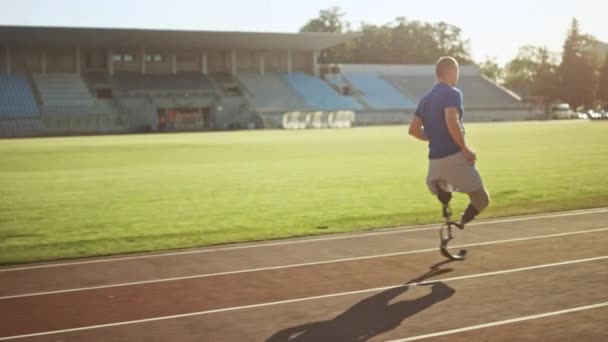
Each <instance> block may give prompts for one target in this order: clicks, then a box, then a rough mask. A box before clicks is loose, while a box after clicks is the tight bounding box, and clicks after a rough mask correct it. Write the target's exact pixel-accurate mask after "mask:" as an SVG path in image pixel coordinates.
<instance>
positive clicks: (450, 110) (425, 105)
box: [409, 57, 490, 227]
mask: <svg viewBox="0 0 608 342" xmlns="http://www.w3.org/2000/svg"><path fill="white" fill-rule="evenodd" d="M459 72H460V71H459V66H458V62H457V61H456V60H455V59H454V58H452V57H441V58H440V59H439V61H438V62H437V65H436V67H435V74H436V75H437V83H436V84H435V85H434V86H433V88H431V90H430V91H429V92H428V93H427V94H426V95H425V96H424V97H423V98H422V99H421V100H420V102H419V103H418V109H417V110H416V113H415V115H414V118H413V119H412V122H411V123H410V129H409V133H410V135H412V136H414V137H416V138H417V139H420V140H423V141H428V142H429V159H430V160H429V171H428V175H427V178H426V183H427V186H428V187H429V189H430V190H431V192H432V193H433V194H434V195H436V196H437V198H438V199H439V201H440V202H441V203H442V204H443V205H444V208H445V207H446V206H447V205H448V203H449V202H450V199H451V198H452V191H458V192H464V193H466V194H467V195H469V199H470V203H469V206H468V207H467V208H466V210H465V211H464V213H463V214H462V217H461V221H460V223H461V225H462V226H463V227H464V225H465V224H467V223H469V222H471V221H472V220H473V219H474V218H475V217H476V216H477V215H479V213H481V212H482V211H483V210H484V209H485V208H486V207H487V206H488V204H489V203H490V196H489V195H488V191H487V190H486V188H485V187H484V185H483V181H482V180H481V176H480V175H479V172H478V171H477V169H476V168H475V162H476V160H477V156H476V155H475V152H474V151H473V150H471V148H470V147H469V146H467V143H466V141H465V138H464V135H465V133H464V126H463V115H464V107H463V100H462V93H461V92H460V90H458V89H457V88H456V83H457V82H458V76H459ZM445 215H446V214H445V212H444V216H445Z"/></svg>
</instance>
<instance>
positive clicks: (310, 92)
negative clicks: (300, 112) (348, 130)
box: [281, 72, 363, 111]
mask: <svg viewBox="0 0 608 342" xmlns="http://www.w3.org/2000/svg"><path fill="white" fill-rule="evenodd" d="M281 77H282V78H283V79H284V80H285V81H286V82H287V84H289V85H290V86H291V87H292V88H293V89H294V90H295V91H296V92H297V93H298V94H300V96H301V97H302V98H303V99H304V101H305V102H306V104H307V105H308V106H309V107H310V108H312V109H315V110H331V111H334V110H358V109H363V107H361V105H360V104H359V103H358V102H357V101H356V100H355V99H353V98H352V97H350V96H342V95H340V94H338V93H336V91H335V90H334V89H332V88H331V87H330V86H329V85H328V84H327V83H326V82H323V80H321V79H319V78H317V77H313V76H309V75H306V74H304V73H301V72H296V73H291V74H282V75H281Z"/></svg>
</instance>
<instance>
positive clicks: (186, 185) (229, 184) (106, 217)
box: [0, 122, 608, 264]
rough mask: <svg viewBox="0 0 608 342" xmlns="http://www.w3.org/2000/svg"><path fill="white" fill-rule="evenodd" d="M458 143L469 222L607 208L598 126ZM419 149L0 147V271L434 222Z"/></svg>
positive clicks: (327, 140) (375, 131)
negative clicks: (485, 198)
mask: <svg viewBox="0 0 608 342" xmlns="http://www.w3.org/2000/svg"><path fill="white" fill-rule="evenodd" d="M467 134H468V139H469V141H470V143H471V144H472V145H473V146H474V147H475V149H476V150H477V152H478V158H479V161H478V167H479V169H480V172H481V174H482V176H483V177H484V180H485V183H486V185H487V187H488V188H489V190H490V192H491V194H492V203H491V207H490V208H489V209H488V210H487V212H485V213H484V214H483V216H482V217H492V216H503V215H512V214H525V213H536V212H546V211H556V210H564V209H576V208H588V207H599V206H608V178H607V175H608V123H599V122H593V123H590V122H548V123H541V122H528V123H500V124H469V125H468V126H467ZM426 151H427V147H426V144H424V143H421V142H417V141H415V140H414V139H413V138H410V137H408V136H407V129H406V127H403V126H402V127H373V128H355V129H345V130H306V131H251V132H235V133H200V134H171V135H138V136H103V137H75V138H47V139H25V140H3V141H0V263H4V264H6V263H19V262H27V261H38V260H48V259H59V258H72V257H83V256H92V255H105V254H113V253H124V252H135V251H149V250H159V249H169V248H177V247H190V246H203V245H211V244H220V243H227V242H237V241H248V240H262V239H273V238H281V237H288V236H301V235H311V234H321V233H335V232H345V231H351V230H360V229H368V228H379V227H389V226H399V225H411V224H417V223H429V222H436V221H438V220H439V219H440V210H439V206H438V204H437V203H436V200H435V199H434V198H433V197H432V196H431V195H430V194H429V193H427V190H426V187H425V184H424V177H425V173H426V165H427V160H426V153H427V152H426ZM465 204H466V201H465V196H463V195H461V196H457V198H456V202H455V209H456V211H457V212H459V211H460V210H461V209H462V208H463V207H464V206H465ZM319 226H327V227H328V228H327V229H323V230H320V229H317V227H319Z"/></svg>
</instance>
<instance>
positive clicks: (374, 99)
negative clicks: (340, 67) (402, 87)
mask: <svg viewBox="0 0 608 342" xmlns="http://www.w3.org/2000/svg"><path fill="white" fill-rule="evenodd" d="M344 77H345V78H346V79H347V80H348V81H349V82H350V83H351V84H352V85H353V86H354V87H355V88H356V89H357V90H359V92H360V94H361V97H362V98H363V100H364V101H365V102H366V103H367V104H368V105H369V106H370V107H371V108H373V109H377V110H385V109H415V108H416V102H414V101H412V100H411V99H409V98H408V97H406V96H405V95H404V94H402V93H401V92H399V91H398V90H397V89H395V87H394V86H393V85H391V84H390V83H388V82H387V81H386V80H384V79H383V78H381V77H379V76H377V75H374V74H355V73H353V74H346V75H345V76H344Z"/></svg>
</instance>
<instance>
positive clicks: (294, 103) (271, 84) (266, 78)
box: [238, 73, 327, 112]
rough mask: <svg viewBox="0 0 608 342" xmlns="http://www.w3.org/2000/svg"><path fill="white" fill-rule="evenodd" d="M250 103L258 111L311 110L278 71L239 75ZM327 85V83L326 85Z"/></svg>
mask: <svg viewBox="0 0 608 342" xmlns="http://www.w3.org/2000/svg"><path fill="white" fill-rule="evenodd" d="M238 78H239V80H240V81H241V84H242V85H243V86H244V88H245V94H246V96H247V97H248V99H249V103H250V104H251V105H252V106H253V108H254V109H255V110H256V111H258V112H286V111H293V110H309V109H310V107H309V105H308V104H307V103H306V102H305V101H304V99H303V98H302V97H301V96H300V95H298V93H297V92H296V91H295V90H294V89H292V88H291V87H290V86H289V84H288V83H287V82H285V80H284V78H283V77H281V75H280V74H278V73H265V74H263V75H261V74H254V73H241V74H239V75H238ZM326 86H327V85H326Z"/></svg>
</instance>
